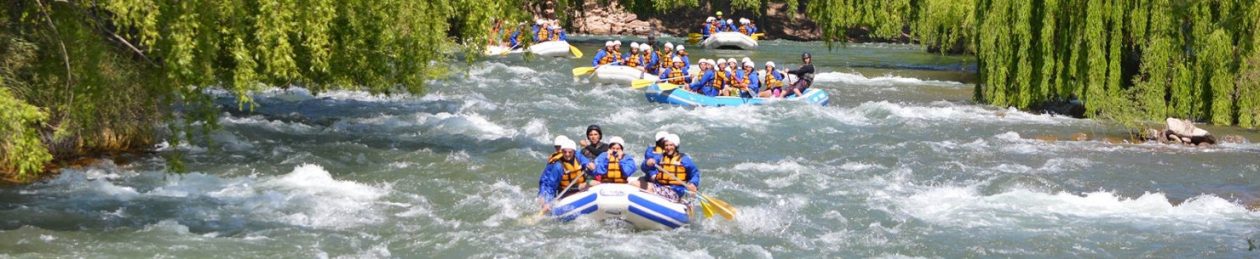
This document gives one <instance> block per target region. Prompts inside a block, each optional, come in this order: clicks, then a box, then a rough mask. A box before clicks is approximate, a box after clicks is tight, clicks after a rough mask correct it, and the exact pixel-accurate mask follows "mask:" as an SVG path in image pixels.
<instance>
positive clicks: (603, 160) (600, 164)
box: [591, 151, 639, 178]
mask: <svg viewBox="0 0 1260 259" xmlns="http://www.w3.org/2000/svg"><path fill="white" fill-rule="evenodd" d="M624 152H625V151H622V154H621V160H620V161H618V162H617V164H619V165H621V176H622V177H626V178H630V175H633V174H634V172H635V171H637V170H639V168H638V167H637V165H635V164H634V156H631V155H630V154H626V153H624ZM609 153H611V152H604V153H600V154H599V157H596V158H595V172H592V173H591V175H594V176H601V177H602V176H604V175H608V156H609Z"/></svg>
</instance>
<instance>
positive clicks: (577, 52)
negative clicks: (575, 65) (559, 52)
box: [569, 46, 582, 58]
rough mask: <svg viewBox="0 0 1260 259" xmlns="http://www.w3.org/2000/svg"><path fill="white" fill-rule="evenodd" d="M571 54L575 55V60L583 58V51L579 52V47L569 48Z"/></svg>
mask: <svg viewBox="0 0 1260 259" xmlns="http://www.w3.org/2000/svg"><path fill="white" fill-rule="evenodd" d="M569 53H573V57H575V58H582V51H581V50H578V48H577V47H574V46H569Z"/></svg>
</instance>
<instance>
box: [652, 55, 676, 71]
mask: <svg viewBox="0 0 1260 259" xmlns="http://www.w3.org/2000/svg"><path fill="white" fill-rule="evenodd" d="M656 56H658V57H661V62H660V65H661V68H660V69H666V68H673V67H674V59H673V58H674V55H673V54H665V53H664V52H657V53H656Z"/></svg>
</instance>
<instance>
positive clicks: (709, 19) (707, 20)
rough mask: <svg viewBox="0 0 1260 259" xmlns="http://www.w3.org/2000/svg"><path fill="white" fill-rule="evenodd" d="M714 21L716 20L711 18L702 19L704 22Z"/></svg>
mask: <svg viewBox="0 0 1260 259" xmlns="http://www.w3.org/2000/svg"><path fill="white" fill-rule="evenodd" d="M714 20H717V18H713V16H709V18H707V19H704V21H705V22H713V21H714Z"/></svg>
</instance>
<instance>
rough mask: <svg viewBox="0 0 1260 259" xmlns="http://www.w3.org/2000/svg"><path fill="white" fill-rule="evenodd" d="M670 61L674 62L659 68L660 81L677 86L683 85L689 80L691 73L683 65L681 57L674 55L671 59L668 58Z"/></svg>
mask: <svg viewBox="0 0 1260 259" xmlns="http://www.w3.org/2000/svg"><path fill="white" fill-rule="evenodd" d="M670 63H672V64H674V66H673V67H669V68H665V69H664V70H661V81H666V82H667V83H671V84H676V85H679V86H684V85H685V84H687V83H688V82H691V74H690V73H688V71H687V68H686V67H684V66H683V63H682V59H680V58H678V57H674V58H673V60H670Z"/></svg>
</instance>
